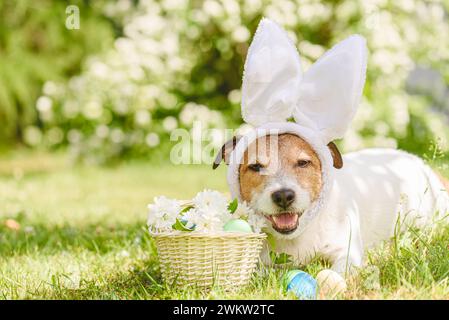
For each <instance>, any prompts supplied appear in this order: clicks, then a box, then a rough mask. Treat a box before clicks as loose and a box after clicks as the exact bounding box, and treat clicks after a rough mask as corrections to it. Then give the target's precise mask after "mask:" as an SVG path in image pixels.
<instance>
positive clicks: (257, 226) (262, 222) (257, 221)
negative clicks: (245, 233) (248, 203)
mask: <svg viewBox="0 0 449 320" xmlns="http://www.w3.org/2000/svg"><path fill="white" fill-rule="evenodd" d="M248 223H249V225H250V226H251V227H252V228H253V231H254V232H255V233H260V232H261V231H262V229H263V228H265V227H266V226H267V219H265V218H264V217H262V216H261V215H259V214H257V213H255V212H254V211H253V212H252V213H251V214H250V215H249V217H248Z"/></svg>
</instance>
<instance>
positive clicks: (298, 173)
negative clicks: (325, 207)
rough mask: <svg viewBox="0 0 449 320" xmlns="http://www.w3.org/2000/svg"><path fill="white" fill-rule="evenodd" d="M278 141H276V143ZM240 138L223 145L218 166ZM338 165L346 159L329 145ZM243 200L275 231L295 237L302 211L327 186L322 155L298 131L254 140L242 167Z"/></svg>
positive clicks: (338, 166) (272, 231)
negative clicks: (323, 174)
mask: <svg viewBox="0 0 449 320" xmlns="http://www.w3.org/2000/svg"><path fill="white" fill-rule="evenodd" d="M273 142H274V143H273ZM235 143H236V139H233V141H232V143H228V144H227V145H226V144H225V146H223V148H222V152H221V153H220V155H219V156H218V157H217V161H216V163H215V165H214V166H215V167H216V166H217V165H218V164H219V163H220V161H221V160H222V159H224V160H226V157H227V156H228V155H229V153H230V151H232V149H233V146H235ZM329 148H330V150H331V154H332V156H333V159H334V167H336V168H341V167H342V165H343V162H342V158H341V155H340V153H339V152H338V149H337V148H336V146H335V144H333V143H331V144H329ZM239 186H240V193H241V198H242V200H244V201H246V202H247V203H249V204H250V206H251V207H252V208H253V209H254V210H255V211H256V212H257V213H259V214H262V215H263V216H265V218H266V219H267V220H268V221H269V222H270V224H269V225H270V226H271V227H270V229H271V230H270V231H271V233H277V235H278V236H279V237H283V236H288V237H289V238H291V237H294V236H295V231H296V230H297V228H298V224H299V221H300V219H301V216H302V214H303V213H304V212H305V211H306V210H307V209H308V208H310V207H311V206H312V204H313V203H314V202H315V201H316V200H317V199H318V198H319V196H320V193H321V189H322V186H323V181H322V166H321V161H320V158H319V157H318V155H317V153H316V152H315V151H314V150H313V148H312V147H311V146H310V144H309V143H308V142H306V141H305V140H304V139H302V138H300V137H298V136H297V135H294V134H289V133H285V134H281V135H279V136H265V137H262V138H259V139H257V140H255V141H254V142H252V143H251V144H250V145H249V146H248V149H247V150H246V151H245V153H244V156H243V159H242V161H241V164H240V166H239Z"/></svg>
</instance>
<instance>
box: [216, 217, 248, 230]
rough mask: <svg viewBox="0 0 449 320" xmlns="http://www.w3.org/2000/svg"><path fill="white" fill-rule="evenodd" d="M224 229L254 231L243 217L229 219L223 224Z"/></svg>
mask: <svg viewBox="0 0 449 320" xmlns="http://www.w3.org/2000/svg"><path fill="white" fill-rule="evenodd" d="M223 230H224V231H228V232H253V230H252V229H251V226H250V225H249V223H248V222H246V221H245V220H242V219H235V220H230V221H228V222H227V223H226V224H225V225H224V226H223Z"/></svg>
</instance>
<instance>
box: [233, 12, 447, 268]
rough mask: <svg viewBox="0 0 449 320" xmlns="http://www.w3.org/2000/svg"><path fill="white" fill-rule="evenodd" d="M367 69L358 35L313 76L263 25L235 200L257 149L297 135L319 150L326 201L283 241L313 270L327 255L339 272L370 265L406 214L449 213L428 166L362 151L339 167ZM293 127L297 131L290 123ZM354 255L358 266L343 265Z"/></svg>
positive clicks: (281, 35) (248, 67)
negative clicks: (244, 166)
mask: <svg viewBox="0 0 449 320" xmlns="http://www.w3.org/2000/svg"><path fill="white" fill-rule="evenodd" d="M366 63H367V49H366V44H365V40H364V38H362V37H361V36H357V35H354V36H351V37H349V38H347V39H346V40H343V41H342V42H340V43H338V44H337V45H336V46H334V47H333V48H332V49H330V50H329V51H328V52H326V53H325V54H324V55H323V56H322V57H321V58H320V59H319V60H318V61H316V62H315V64H313V65H312V66H311V68H310V69H309V70H307V72H305V73H303V72H302V70H301V63H300V58H299V55H298V53H297V51H296V48H295V46H294V45H293V43H292V42H291V40H290V39H289V37H288V36H287V34H286V32H285V31H283V30H282V29H281V28H280V27H279V26H278V25H277V24H276V23H274V22H272V21H270V20H268V19H263V20H262V21H261V22H260V24H259V27H258V29H257V32H256V35H255V36H254V39H253V42H252V44H251V46H250V48H249V51H248V55H247V58H246V63H245V71H244V76H243V84H242V116H243V119H244V120H245V122H247V123H249V124H251V125H253V126H254V127H255V129H253V130H251V131H250V132H249V133H248V134H246V135H244V136H243V137H241V138H240V140H239V141H238V143H237V144H236V146H235V148H234V150H233V151H232V152H231V153H230V155H229V168H228V175H227V179H228V184H229V187H230V191H231V193H232V196H233V197H234V198H238V199H239V200H242V198H241V193H240V184H239V166H240V163H241V160H242V157H243V155H244V153H245V151H246V149H247V148H248V146H249V145H250V144H251V143H252V142H253V141H255V140H256V139H257V138H259V137H262V136H265V135H272V134H282V133H292V134H295V135H298V136H299V137H301V138H302V139H304V140H305V141H307V142H308V143H309V144H310V145H311V147H312V148H313V149H314V150H315V152H316V153H317V155H318V157H319V158H320V160H321V166H322V189H321V193H320V195H319V197H318V199H317V200H316V201H315V202H314V203H313V204H312V205H311V206H310V207H309V208H308V209H307V210H306V211H305V212H304V213H303V214H302V216H301V218H300V219H299V225H298V228H297V231H295V233H294V234H290V235H288V236H285V237H283V239H289V241H292V242H291V243H290V244H287V242H283V243H284V248H279V250H281V251H282V252H287V253H290V254H292V255H293V256H294V257H295V258H296V259H298V260H302V261H303V262H305V260H304V257H305V256H306V255H307V254H310V253H311V252H312V253H313V252H320V251H322V252H325V255H327V256H328V257H330V258H331V261H332V262H334V265H335V269H336V270H338V271H341V268H342V266H343V265H346V264H345V263H344V262H347V261H349V264H360V263H361V257H362V256H363V247H364V246H369V245H371V244H373V243H375V242H376V241H379V240H384V239H387V238H388V237H389V236H391V234H392V232H393V231H392V230H394V228H395V227H394V226H395V222H396V220H395V219H396V215H397V214H399V212H402V211H404V212H407V213H410V212H413V213H412V214H408V216H407V219H409V220H410V221H411V220H414V219H417V220H418V222H420V223H423V222H427V221H430V219H429V217H431V216H432V215H433V214H434V213H435V212H436V211H437V212H440V214H444V213H445V212H446V211H447V210H448V208H449V196H448V194H447V192H446V191H445V190H444V187H443V185H442V183H441V182H440V181H439V179H438V177H437V176H436V175H435V174H434V173H433V171H432V170H431V169H430V168H429V167H428V166H427V165H425V164H424V163H423V162H422V160H421V159H419V158H417V157H414V156H412V155H409V154H406V153H405V152H400V151H396V150H387V149H370V150H364V151H359V152H356V153H352V154H348V155H346V156H345V157H344V159H345V160H344V162H345V166H344V167H343V168H342V169H341V170H336V169H335V168H334V167H333V159H332V155H331V153H330V150H329V148H328V147H327V144H328V143H329V142H331V141H332V140H334V139H339V138H342V137H343V135H344V133H345V131H346V129H347V128H348V126H349V124H350V122H351V120H352V119H353V117H354V114H355V112H356V110H357V108H358V104H359V100H360V97H361V95H362V90H363V86H364V83H365V73H366ZM292 118H293V119H294V122H291V121H288V120H290V119H292ZM373 190H376V192H372V191H373ZM404 195H405V197H403V196H404ZM403 199H405V200H404V201H403ZM317 217H319V218H317ZM348 219H349V220H350V222H349V223H348ZM306 226H308V228H307V230H306ZM348 234H351V235H352V236H351V237H350V239H351V240H350V241H351V243H350V245H349V244H348ZM295 241H296V242H295ZM311 241H315V242H313V243H312V242H311ZM329 244H330V245H329ZM348 245H349V247H348ZM346 254H348V255H349V257H346V256H344V257H343V256H342V255H346ZM347 258H348V259H349V260H348V259H347Z"/></svg>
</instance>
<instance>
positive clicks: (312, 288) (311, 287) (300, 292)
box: [283, 270, 317, 300]
mask: <svg viewBox="0 0 449 320" xmlns="http://www.w3.org/2000/svg"><path fill="white" fill-rule="evenodd" d="M283 284H284V286H285V288H286V290H287V291H291V292H293V293H294V294H295V295H296V296H297V297H298V298H299V299H308V300H313V299H316V294H317V282H316V280H315V279H314V278H313V277H312V276H311V275H310V274H308V273H306V272H304V271H301V270H291V271H289V272H287V274H286V275H285V276H284V279H283Z"/></svg>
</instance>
